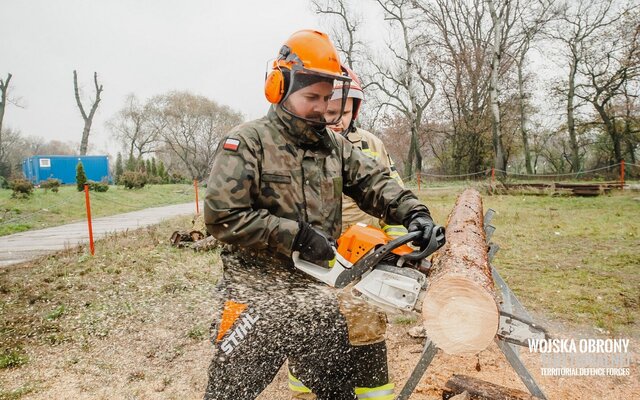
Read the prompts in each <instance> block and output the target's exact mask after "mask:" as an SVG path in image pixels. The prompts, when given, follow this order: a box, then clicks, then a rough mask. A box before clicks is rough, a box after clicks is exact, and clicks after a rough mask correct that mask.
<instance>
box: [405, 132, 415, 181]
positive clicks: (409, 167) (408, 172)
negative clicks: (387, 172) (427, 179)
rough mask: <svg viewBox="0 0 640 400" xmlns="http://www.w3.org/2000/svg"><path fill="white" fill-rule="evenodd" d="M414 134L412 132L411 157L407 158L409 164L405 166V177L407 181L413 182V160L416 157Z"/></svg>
mask: <svg viewBox="0 0 640 400" xmlns="http://www.w3.org/2000/svg"><path fill="white" fill-rule="evenodd" d="M413 139H414V138H413V132H411V141H410V144H409V155H408V156H407V162H406V163H405V164H404V177H402V178H403V179H404V178H405V177H406V178H407V180H411V178H412V177H413V158H414V157H415V147H413Z"/></svg>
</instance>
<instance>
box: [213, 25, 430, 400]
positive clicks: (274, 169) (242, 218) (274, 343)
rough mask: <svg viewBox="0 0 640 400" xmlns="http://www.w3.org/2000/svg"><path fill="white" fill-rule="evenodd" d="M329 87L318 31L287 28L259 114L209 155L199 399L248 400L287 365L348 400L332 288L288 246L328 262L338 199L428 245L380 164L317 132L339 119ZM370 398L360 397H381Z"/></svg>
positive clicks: (322, 390) (330, 71) (423, 227)
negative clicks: (213, 266)
mask: <svg viewBox="0 0 640 400" xmlns="http://www.w3.org/2000/svg"><path fill="white" fill-rule="evenodd" d="M336 80H337V81H341V82H343V84H344V85H345V86H348V85H349V82H350V78H349V76H348V74H347V73H346V71H345V70H344V69H343V68H342V66H341V64H340V61H339V57H338V53H337V51H336V49H335V47H334V46H333V44H332V43H331V41H330V40H329V38H328V36H327V35H326V34H324V33H322V32H318V31H312V30H303V31H299V32H296V33H294V34H293V35H292V36H291V37H290V38H289V39H288V40H287V41H286V42H285V44H284V45H283V46H282V47H281V49H280V52H279V54H278V56H277V58H276V60H275V61H274V62H273V65H272V70H271V72H270V73H269V75H268V76H267V79H266V82H265V95H266V97H267V100H269V102H270V103H271V104H272V105H271V107H270V109H269V111H268V113H267V115H266V116H265V117H263V118H260V119H258V120H255V121H251V122H247V123H244V124H242V125H239V126H237V127H235V128H234V129H232V130H231V131H230V132H229V133H228V135H227V136H226V137H225V138H224V139H223V140H222V141H221V143H220V145H219V147H218V149H217V151H216V155H215V157H214V161H213V165H212V169H211V174H210V177H209V180H208V183H207V193H206V197H205V224H206V226H207V230H208V231H209V232H210V233H211V234H212V235H213V236H214V237H216V238H217V239H218V240H220V241H221V242H224V243H226V246H225V248H224V249H223V250H222V251H221V254H220V257H221V259H222V262H223V267H224V271H223V277H222V279H221V282H220V284H219V286H218V296H217V299H218V300H219V301H220V307H219V312H217V313H216V315H215V316H214V322H213V325H212V327H213V337H212V340H213V342H214V354H213V357H212V361H211V364H210V366H209V380H208V384H207V388H206V391H205V396H204V397H205V399H253V398H255V397H256V396H258V395H259V394H260V392H262V390H263V389H264V388H265V387H266V386H267V385H268V384H269V383H270V382H271V381H272V380H273V378H274V376H275V375H276V373H277V372H278V370H279V369H280V368H281V367H282V365H283V364H284V362H285V361H286V360H287V359H288V360H289V362H290V365H291V366H292V367H291V372H292V373H293V374H294V375H295V377H296V378H297V380H298V381H299V383H300V384H301V385H304V386H305V387H307V388H309V390H311V391H312V392H313V393H314V394H315V395H316V396H317V398H318V399H321V400H322V399H327V400H328V399H333V400H340V399H356V398H357V397H356V396H357V395H356V393H355V383H354V368H353V362H352V350H351V346H350V343H349V333H348V328H347V323H346V321H345V318H344V316H343V315H342V313H341V312H340V305H339V303H338V300H337V296H336V293H335V289H332V288H330V287H328V286H326V285H324V284H322V283H321V282H317V281H315V280H314V279H313V278H311V277H309V276H307V275H306V274H304V273H302V272H301V271H299V270H297V269H296V268H295V267H294V265H293V261H292V259H291V255H292V253H293V252H294V251H298V252H300V255H301V257H303V258H305V259H306V260H309V261H313V262H315V263H317V264H321V265H329V260H331V259H333V258H334V255H335V250H334V248H335V247H334V246H335V239H336V238H337V237H338V236H339V235H340V232H341V203H342V193H345V194H346V195H348V196H350V197H351V198H353V199H356V201H357V203H358V205H359V206H360V208H362V209H363V210H365V211H366V212H368V213H370V214H373V215H377V216H380V218H381V219H382V220H384V221H385V222H386V223H389V224H402V225H404V226H406V227H407V228H408V230H409V231H421V232H424V234H423V235H422V236H421V237H420V239H419V240H418V242H419V243H418V244H424V243H426V242H428V240H429V236H430V233H431V229H432V227H433V221H432V220H431V217H430V214H429V210H428V209H427V207H426V206H425V205H423V204H421V203H420V202H419V201H418V199H417V198H416V196H415V195H413V193H411V192H410V191H409V190H406V189H403V188H402V187H400V185H398V183H397V182H396V181H395V180H394V179H393V178H391V176H390V174H389V170H388V169H387V168H385V167H384V166H382V165H380V164H378V163H376V162H375V161H374V160H372V159H371V158H369V157H368V156H367V155H365V154H364V153H363V152H362V151H361V150H359V149H357V148H355V147H354V146H353V145H352V144H351V143H350V142H349V141H348V140H346V139H344V138H342V137H340V136H337V135H334V134H332V133H330V131H329V130H328V129H327V128H326V126H327V125H331V124H335V123H336V122H337V119H336V120H333V121H327V120H326V119H325V117H324V113H325V112H326V109H327V105H328V102H329V100H330V99H331V95H332V92H333V85H334V81H336ZM347 92H348V91H347V90H345V91H344V95H343V98H342V100H341V103H342V104H343V107H344V103H345V102H346V98H347V96H346V94H347ZM375 395H376V394H375V393H371V396H369V397H368V398H383V397H374V396H375ZM381 395H383V394H381Z"/></svg>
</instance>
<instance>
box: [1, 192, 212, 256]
mask: <svg viewBox="0 0 640 400" xmlns="http://www.w3.org/2000/svg"><path fill="white" fill-rule="evenodd" d="M200 203H201V205H200V210H202V202H200ZM188 214H195V206H194V204H193V202H191V203H184V204H174V205H171V206H164V207H154V208H147V209H144V210H140V211H133V212H129V213H125V214H117V215H112V216H109V217H102V218H95V219H94V220H93V238H94V240H98V239H100V238H102V237H104V236H106V235H108V234H110V233H113V232H118V231H124V230H127V229H137V228H141V227H143V226H148V225H154V224H157V223H159V222H160V221H162V220H164V219H168V218H172V217H176V216H179V215H188ZM88 241H89V234H88V229H87V221H86V220H84V221H81V222H74V223H71V224H66V225H60V226H54V227H52V228H46V229H39V230H34V231H26V232H20V233H15V234H13V235H7V236H0V267H4V266H7V265H11V264H17V263H21V262H25V261H28V260H31V259H33V258H36V257H39V256H42V255H44V254H47V253H52V252H55V251H58V250H63V249H65V248H69V247H74V246H77V245H80V244H83V243H87V242H88Z"/></svg>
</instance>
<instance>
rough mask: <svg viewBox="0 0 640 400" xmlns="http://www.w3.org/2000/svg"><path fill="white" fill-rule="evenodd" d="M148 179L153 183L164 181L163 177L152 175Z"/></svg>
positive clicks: (159, 183)
mask: <svg viewBox="0 0 640 400" xmlns="http://www.w3.org/2000/svg"><path fill="white" fill-rule="evenodd" d="M148 181H149V183H150V184H153V185H161V184H163V183H164V179H162V178H161V177H159V176H150V177H149V178H148Z"/></svg>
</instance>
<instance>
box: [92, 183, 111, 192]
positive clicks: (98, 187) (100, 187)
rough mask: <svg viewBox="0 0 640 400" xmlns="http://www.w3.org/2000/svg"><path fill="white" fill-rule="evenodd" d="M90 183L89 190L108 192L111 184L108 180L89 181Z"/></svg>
mask: <svg viewBox="0 0 640 400" xmlns="http://www.w3.org/2000/svg"><path fill="white" fill-rule="evenodd" d="M87 183H88V184H89V190H92V191H94V192H106V191H107V190H109V184H108V183H106V182H95V181H87Z"/></svg>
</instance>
